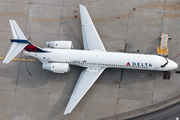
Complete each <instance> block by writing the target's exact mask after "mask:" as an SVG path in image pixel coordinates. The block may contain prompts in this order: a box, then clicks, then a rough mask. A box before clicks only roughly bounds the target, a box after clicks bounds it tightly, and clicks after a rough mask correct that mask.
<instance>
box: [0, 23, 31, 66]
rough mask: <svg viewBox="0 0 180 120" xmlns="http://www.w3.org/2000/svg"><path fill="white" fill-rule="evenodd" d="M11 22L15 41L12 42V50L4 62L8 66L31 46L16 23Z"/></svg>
mask: <svg viewBox="0 0 180 120" xmlns="http://www.w3.org/2000/svg"><path fill="white" fill-rule="evenodd" d="M9 22H10V25H11V31H12V34H13V38H14V39H12V40H11V42H12V45H11V48H10V49H9V51H8V53H7V55H6V57H5V59H4V60H3V63H6V64H8V63H9V62H10V61H11V60H12V59H13V58H14V57H15V56H16V55H17V54H18V53H19V52H21V50H22V49H24V48H25V47H26V46H27V45H28V44H29V43H28V40H27V38H26V37H25V36H24V34H23V32H22V31H21V29H20V28H19V26H18V25H17V23H16V21H15V20H9Z"/></svg>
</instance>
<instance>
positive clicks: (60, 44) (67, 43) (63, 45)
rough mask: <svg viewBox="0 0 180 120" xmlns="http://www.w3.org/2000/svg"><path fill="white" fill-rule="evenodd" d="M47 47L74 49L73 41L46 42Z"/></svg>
mask: <svg viewBox="0 0 180 120" xmlns="http://www.w3.org/2000/svg"><path fill="white" fill-rule="evenodd" d="M46 47H48V48H56V49H72V48H73V44H72V42H71V41H50V42H46Z"/></svg>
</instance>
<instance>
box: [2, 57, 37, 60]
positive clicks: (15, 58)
mask: <svg viewBox="0 0 180 120" xmlns="http://www.w3.org/2000/svg"><path fill="white" fill-rule="evenodd" d="M0 59H1V60H3V59H4V57H0ZM13 60H21V61H39V60H34V59H19V58H13Z"/></svg>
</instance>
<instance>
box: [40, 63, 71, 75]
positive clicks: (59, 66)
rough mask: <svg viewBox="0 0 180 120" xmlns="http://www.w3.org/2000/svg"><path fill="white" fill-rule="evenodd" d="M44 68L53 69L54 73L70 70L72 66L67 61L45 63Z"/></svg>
mask: <svg viewBox="0 0 180 120" xmlns="http://www.w3.org/2000/svg"><path fill="white" fill-rule="evenodd" d="M42 68H43V69H45V70H50V71H53V72H54V73H65V72H69V71H70V66H69V64H67V63H44V64H43V66H42Z"/></svg>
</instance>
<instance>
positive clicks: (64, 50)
mask: <svg viewBox="0 0 180 120" xmlns="http://www.w3.org/2000/svg"><path fill="white" fill-rule="evenodd" d="M79 7H80V15H81V27H82V37H83V45H84V50H75V49H72V48H73V45H72V42H71V41H50V42H46V47H45V48H44V49H41V48H40V47H38V46H36V45H34V44H32V43H31V42H30V41H28V40H27V38H26V37H25V36H24V34H23V33H22V31H21V29H20V28H19V26H18V25H17V23H16V22H15V20H10V25H11V30H12V34H13V39H11V42H12V46H11V47H10V49H9V51H8V53H7V55H6V57H5V59H4V60H3V63H6V64H8V63H9V62H10V61H11V60H12V59H13V58H14V57H15V56H16V55H17V54H18V53H19V52H20V51H21V50H23V49H24V54H26V55H29V56H32V57H35V58H37V59H39V60H40V61H41V62H42V68H43V69H45V70H50V71H52V72H54V73H66V72H68V71H69V70H70V65H76V66H80V67H83V70H82V72H81V74H80V76H79V79H78V81H77V83H76V86H75V88H74V91H73V93H72V95H71V97H70V100H69V102H68V104H67V107H66V109H65V111H64V115H67V114H69V113H71V111H72V110H73V109H74V108H75V106H76V105H77V104H78V103H79V101H80V100H81V99H82V97H83V96H84V95H85V94H86V92H87V91H88V90H89V89H90V87H91V86H92V85H93V84H94V82H95V81H96V80H97V79H98V77H99V76H100V75H101V74H102V72H103V71H104V70H105V69H106V68H126V69H138V70H155V71H169V70H174V69H176V68H177V67H178V65H177V64H176V63H175V62H173V61H172V60H170V59H168V58H164V57H161V56H157V55H150V54H132V53H121V52H107V51H106V49H105V47H104V45H103V43H102V41H101V39H100V37H99V35H98V33H97V31H96V29H95V27H94V24H93V22H92V20H91V18H90V16H89V13H88V11H87V9H86V7H85V6H83V5H79Z"/></svg>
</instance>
